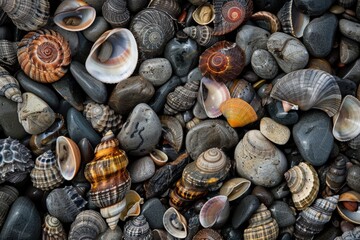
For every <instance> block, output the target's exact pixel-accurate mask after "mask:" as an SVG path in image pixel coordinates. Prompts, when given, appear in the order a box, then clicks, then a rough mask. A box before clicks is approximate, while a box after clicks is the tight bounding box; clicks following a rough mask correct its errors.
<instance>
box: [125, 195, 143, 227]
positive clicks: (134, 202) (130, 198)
mask: <svg viewBox="0 0 360 240" xmlns="http://www.w3.org/2000/svg"><path fill="white" fill-rule="evenodd" d="M125 201H126V206H125V208H124V210H123V211H122V212H121V213H120V220H121V221H125V220H126V219H127V218H128V217H136V216H139V214H140V210H141V209H140V204H143V203H144V199H143V198H142V197H140V195H139V194H138V193H137V192H136V191H134V190H129V191H128V192H127V193H126V195H125Z"/></svg>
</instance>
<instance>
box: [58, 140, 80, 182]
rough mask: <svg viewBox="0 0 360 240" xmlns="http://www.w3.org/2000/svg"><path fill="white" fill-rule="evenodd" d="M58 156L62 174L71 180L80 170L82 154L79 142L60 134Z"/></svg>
mask: <svg viewBox="0 0 360 240" xmlns="http://www.w3.org/2000/svg"><path fill="white" fill-rule="evenodd" d="M56 157H57V163H58V166H59V169H60V173H61V175H62V176H63V177H64V178H65V179H66V180H68V181H69V180H71V179H73V178H74V177H75V175H76V173H77V172H78V171H79V168H80V162H81V155H80V149H79V147H78V146H77V144H76V143H75V142H74V141H73V140H72V139H70V138H67V137H64V136H60V137H58V138H57V139H56Z"/></svg>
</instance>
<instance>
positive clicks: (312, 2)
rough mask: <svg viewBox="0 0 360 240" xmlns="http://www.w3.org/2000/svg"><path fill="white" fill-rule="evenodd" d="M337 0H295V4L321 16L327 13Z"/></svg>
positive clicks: (304, 11)
mask: <svg viewBox="0 0 360 240" xmlns="http://www.w3.org/2000/svg"><path fill="white" fill-rule="evenodd" d="M334 2H335V0H322V1H319V0H294V3H295V6H296V7H297V8H298V9H299V10H300V11H301V12H303V13H305V14H308V15H310V16H319V15H321V14H323V13H325V12H326V11H327V10H328V9H329V8H330V7H331V6H332V4H333V3H334Z"/></svg>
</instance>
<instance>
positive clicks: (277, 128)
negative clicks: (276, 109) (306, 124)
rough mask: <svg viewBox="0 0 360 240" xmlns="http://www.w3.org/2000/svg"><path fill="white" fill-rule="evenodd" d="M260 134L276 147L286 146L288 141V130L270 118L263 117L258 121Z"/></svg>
mask: <svg viewBox="0 0 360 240" xmlns="http://www.w3.org/2000/svg"><path fill="white" fill-rule="evenodd" d="M260 132H261V133H262V134H263V135H264V136H265V137H266V138H267V139H269V140H270V141H272V142H273V143H275V144H278V145H284V144H286V143H287V142H288V141H289V139H290V135H291V132H290V129H289V128H288V127H287V126H285V125H282V124H280V123H277V122H275V121H274V120H273V119H272V118H268V117H263V118H262V119H261V121H260Z"/></svg>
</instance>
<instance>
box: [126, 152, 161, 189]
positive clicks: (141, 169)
mask: <svg viewBox="0 0 360 240" xmlns="http://www.w3.org/2000/svg"><path fill="white" fill-rule="evenodd" d="M127 169H128V171H129V173H130V177H131V182H132V183H139V182H143V181H146V180H148V179H149V178H151V177H152V176H153V175H154V173H155V164H154V161H153V160H152V159H151V157H149V156H145V157H142V158H139V159H136V160H132V161H130V163H129V166H128V167H127Z"/></svg>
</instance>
